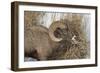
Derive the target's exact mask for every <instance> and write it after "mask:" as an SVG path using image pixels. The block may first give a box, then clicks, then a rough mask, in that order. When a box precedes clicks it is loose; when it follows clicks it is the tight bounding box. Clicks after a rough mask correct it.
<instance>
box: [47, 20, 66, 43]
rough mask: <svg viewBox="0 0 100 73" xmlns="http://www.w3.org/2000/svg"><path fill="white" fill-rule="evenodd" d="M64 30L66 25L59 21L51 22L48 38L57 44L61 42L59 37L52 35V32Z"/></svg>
mask: <svg viewBox="0 0 100 73" xmlns="http://www.w3.org/2000/svg"><path fill="white" fill-rule="evenodd" d="M64 28H66V25H65V24H64V23H62V22H60V21H56V22H53V23H52V24H51V25H50V27H49V36H50V38H51V39H52V40H53V41H55V42H59V41H61V40H62V38H61V37H56V36H55V35H54V32H55V31H56V30H57V29H64Z"/></svg>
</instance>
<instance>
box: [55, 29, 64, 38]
mask: <svg viewBox="0 0 100 73" xmlns="http://www.w3.org/2000/svg"><path fill="white" fill-rule="evenodd" d="M54 35H55V37H57V38H61V35H62V29H61V28H57V29H56V30H55V31H54Z"/></svg>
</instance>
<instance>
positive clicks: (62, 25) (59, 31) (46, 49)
mask: <svg viewBox="0 0 100 73" xmlns="http://www.w3.org/2000/svg"><path fill="white" fill-rule="evenodd" d="M68 25H69V22H68V21H66V22H63V21H55V22H53V23H52V24H51V25H50V27H49V29H47V28H46V27H43V26H41V25H35V26H33V27H30V28H27V30H26V31H25V37H24V38H25V39H24V44H25V56H31V57H33V58H37V59H38V60H47V58H48V56H49V55H50V54H52V51H53V50H54V49H56V48H58V47H60V46H61V44H62V41H68V40H71V39H72V34H69V33H71V32H69V31H68V30H69V26H68ZM67 37H68V38H67ZM69 43H70V42H69Z"/></svg>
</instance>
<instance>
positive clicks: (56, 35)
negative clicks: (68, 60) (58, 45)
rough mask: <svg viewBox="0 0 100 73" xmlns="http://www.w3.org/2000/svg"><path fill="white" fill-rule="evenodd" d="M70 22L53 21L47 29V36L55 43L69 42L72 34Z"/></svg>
mask: <svg viewBox="0 0 100 73" xmlns="http://www.w3.org/2000/svg"><path fill="white" fill-rule="evenodd" d="M69 25H70V22H69V21H67V20H62V21H55V22H53V23H52V24H51V26H50V27H49V36H50V38H51V39H52V40H53V41H55V42H60V41H62V40H71V38H72V36H73V34H72V33H71V31H70V27H69Z"/></svg>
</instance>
